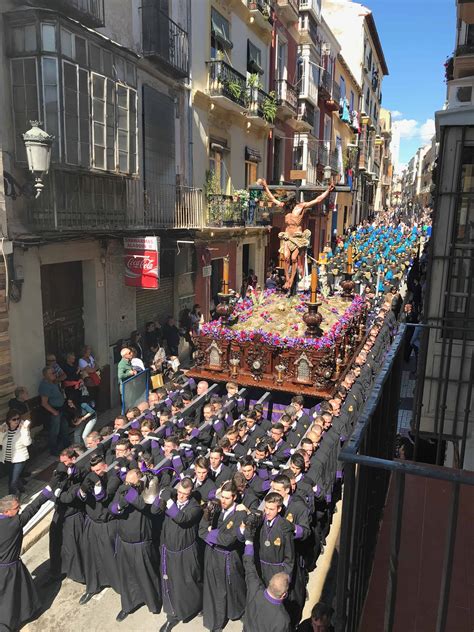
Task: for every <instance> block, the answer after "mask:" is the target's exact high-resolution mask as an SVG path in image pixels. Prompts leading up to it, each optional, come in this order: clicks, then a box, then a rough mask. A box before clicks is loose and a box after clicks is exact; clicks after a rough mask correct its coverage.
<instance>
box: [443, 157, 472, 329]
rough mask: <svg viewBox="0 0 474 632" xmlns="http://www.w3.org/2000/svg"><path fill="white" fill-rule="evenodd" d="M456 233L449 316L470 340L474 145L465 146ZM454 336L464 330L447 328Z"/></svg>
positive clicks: (449, 286)
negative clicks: (465, 329) (464, 330)
mask: <svg viewBox="0 0 474 632" xmlns="http://www.w3.org/2000/svg"><path fill="white" fill-rule="evenodd" d="M455 222H456V234H455V238H454V239H455V241H454V249H453V255H452V261H451V276H450V279H449V280H448V291H447V294H448V305H447V311H448V318H449V317H450V320H451V322H449V324H450V325H451V326H453V325H454V326H455V325H457V324H459V326H460V328H461V327H466V328H467V331H466V332H465V335H466V338H467V339H468V340H473V339H474V328H473V326H472V324H473V321H474V284H473V283H472V280H471V277H472V276H473V274H474V260H473V258H472V248H473V246H474V146H465V147H464V149H463V152H462V158H461V191H460V195H459V197H458V202H457V212H456V218H455ZM447 333H448V335H452V337H453V338H457V339H461V338H463V331H462V330H461V329H459V330H447Z"/></svg>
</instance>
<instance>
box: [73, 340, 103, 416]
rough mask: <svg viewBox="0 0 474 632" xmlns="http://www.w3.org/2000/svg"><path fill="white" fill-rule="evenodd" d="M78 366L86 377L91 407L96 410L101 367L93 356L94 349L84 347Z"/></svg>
mask: <svg viewBox="0 0 474 632" xmlns="http://www.w3.org/2000/svg"><path fill="white" fill-rule="evenodd" d="M78 364H79V368H80V369H81V371H82V374H83V375H84V384H85V385H86V387H87V390H88V391H89V395H90V405H91V406H92V407H93V408H95V403H96V401H97V398H98V396H99V387H100V375H99V373H98V370H99V367H98V366H97V363H96V361H95V358H94V356H93V355H92V348H91V347H89V346H88V345H85V346H84V347H82V349H81V357H80V358H79V363H78Z"/></svg>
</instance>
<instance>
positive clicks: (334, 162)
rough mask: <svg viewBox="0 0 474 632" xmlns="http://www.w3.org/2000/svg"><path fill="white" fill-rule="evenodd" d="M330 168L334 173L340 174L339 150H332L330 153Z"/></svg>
mask: <svg viewBox="0 0 474 632" xmlns="http://www.w3.org/2000/svg"><path fill="white" fill-rule="evenodd" d="M329 166H330V167H331V169H332V170H333V171H334V173H339V154H338V152H337V149H331V150H330V151H329Z"/></svg>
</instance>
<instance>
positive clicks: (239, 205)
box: [234, 189, 250, 225]
mask: <svg viewBox="0 0 474 632" xmlns="http://www.w3.org/2000/svg"><path fill="white" fill-rule="evenodd" d="M234 196H235V201H236V205H235V208H236V211H237V212H236V213H235V219H236V223H237V224H239V223H240V224H243V225H244V224H245V218H246V217H248V212H249V199H250V194H249V192H248V191H247V189H237V190H236V191H234Z"/></svg>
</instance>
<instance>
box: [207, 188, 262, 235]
mask: <svg viewBox="0 0 474 632" xmlns="http://www.w3.org/2000/svg"><path fill="white" fill-rule="evenodd" d="M270 222H271V220H270V219H269V211H268V208H267V209H265V207H263V208H261V207H260V206H259V205H258V201H257V200H255V199H250V200H249V199H245V198H239V197H237V196H235V195H222V194H210V195H208V196H207V215H206V218H205V225H206V226H208V227H210V228H230V227H239V226H248V227H251V226H265V225H267V224H268V223H270Z"/></svg>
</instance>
